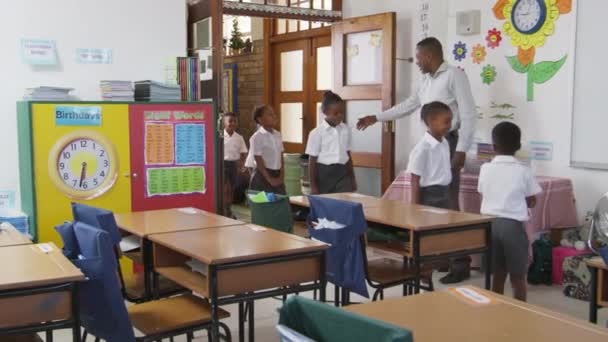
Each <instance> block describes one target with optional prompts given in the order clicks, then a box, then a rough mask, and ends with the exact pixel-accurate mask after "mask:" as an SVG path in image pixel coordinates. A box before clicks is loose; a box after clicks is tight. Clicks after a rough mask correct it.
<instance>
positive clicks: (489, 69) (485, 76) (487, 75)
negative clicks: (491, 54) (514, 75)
mask: <svg viewBox="0 0 608 342" xmlns="http://www.w3.org/2000/svg"><path fill="white" fill-rule="evenodd" d="M481 80H482V82H483V83H484V84H487V85H490V84H492V83H494V81H495V80H496V67H494V66H493V65H490V64H488V65H486V66H484V67H483V70H482V71H481Z"/></svg>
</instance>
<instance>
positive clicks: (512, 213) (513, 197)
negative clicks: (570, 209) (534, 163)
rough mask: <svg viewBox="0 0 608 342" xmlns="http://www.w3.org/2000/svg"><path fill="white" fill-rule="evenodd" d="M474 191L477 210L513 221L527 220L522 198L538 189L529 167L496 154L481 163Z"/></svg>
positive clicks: (524, 200)
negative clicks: (477, 198) (479, 203)
mask: <svg viewBox="0 0 608 342" xmlns="http://www.w3.org/2000/svg"><path fill="white" fill-rule="evenodd" d="M477 191H479V193H480V194H481V213H482V214H484V215H493V216H497V217H502V218H509V219H513V220H517V221H522V222H523V221H527V220H528V218H529V217H528V205H527V203H526V197H530V196H534V195H536V194H539V193H540V192H541V191H542V189H541V187H540V186H539V185H538V183H537V182H536V179H535V178H534V175H533V174H532V170H530V168H528V167H527V166H525V165H523V164H522V163H520V162H519V161H518V160H517V159H515V157H512V156H496V157H494V159H493V160H492V162H490V163H486V164H484V165H482V166H481V169H480V171H479V183H478V185H477Z"/></svg>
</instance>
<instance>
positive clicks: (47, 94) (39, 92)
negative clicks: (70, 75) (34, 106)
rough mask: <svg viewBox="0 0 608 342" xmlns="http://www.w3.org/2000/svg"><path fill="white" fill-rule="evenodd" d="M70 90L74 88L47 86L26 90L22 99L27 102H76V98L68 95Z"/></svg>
mask: <svg viewBox="0 0 608 342" xmlns="http://www.w3.org/2000/svg"><path fill="white" fill-rule="evenodd" d="M72 90H74V88H63V87H47V86H42V87H37V88H27V89H26V90H25V95H23V99H24V100H28V101H76V100H78V98H77V97H76V96H74V95H71V94H70V92H71V91H72Z"/></svg>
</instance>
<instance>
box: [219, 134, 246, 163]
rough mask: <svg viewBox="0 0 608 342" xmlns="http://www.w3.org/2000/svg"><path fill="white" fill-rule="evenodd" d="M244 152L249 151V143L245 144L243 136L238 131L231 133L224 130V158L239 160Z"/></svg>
mask: <svg viewBox="0 0 608 342" xmlns="http://www.w3.org/2000/svg"><path fill="white" fill-rule="evenodd" d="M242 153H247V145H245V139H243V136H242V135H240V134H238V133H237V132H233V133H232V135H230V134H228V132H226V130H224V160H228V161H239V160H241V154H242Z"/></svg>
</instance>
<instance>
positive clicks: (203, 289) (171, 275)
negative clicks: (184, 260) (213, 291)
mask: <svg viewBox="0 0 608 342" xmlns="http://www.w3.org/2000/svg"><path fill="white" fill-rule="evenodd" d="M155 271H156V272H157V273H158V274H160V275H162V276H164V277H165V278H167V279H169V280H171V281H173V282H175V283H177V284H179V285H180V286H183V287H185V288H187V289H189V290H191V291H192V292H194V293H196V294H198V295H200V296H203V297H209V288H208V286H209V284H208V281H207V277H205V276H204V275H202V274H200V273H197V272H192V270H191V269H190V268H189V267H187V266H171V267H158V268H156V269H155Z"/></svg>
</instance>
